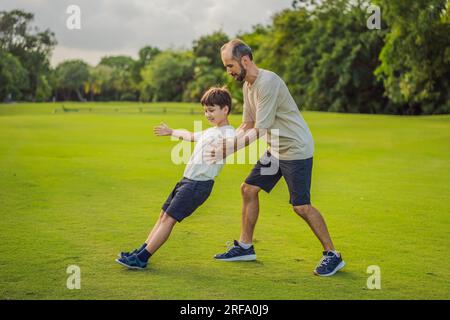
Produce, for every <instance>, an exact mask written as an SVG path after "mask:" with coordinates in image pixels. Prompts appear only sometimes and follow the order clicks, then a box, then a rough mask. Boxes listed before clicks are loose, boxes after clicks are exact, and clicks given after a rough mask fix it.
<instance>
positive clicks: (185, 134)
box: [153, 123, 195, 141]
mask: <svg viewBox="0 0 450 320" xmlns="http://www.w3.org/2000/svg"><path fill="white" fill-rule="evenodd" d="M153 132H154V133H155V135H157V136H172V137H176V138H179V139H182V140H184V141H195V137H194V134H193V133H192V132H189V131H187V130H174V129H171V128H169V127H168V126H167V125H166V124H165V123H161V124H160V125H158V126H156V127H155V128H154V129H153Z"/></svg>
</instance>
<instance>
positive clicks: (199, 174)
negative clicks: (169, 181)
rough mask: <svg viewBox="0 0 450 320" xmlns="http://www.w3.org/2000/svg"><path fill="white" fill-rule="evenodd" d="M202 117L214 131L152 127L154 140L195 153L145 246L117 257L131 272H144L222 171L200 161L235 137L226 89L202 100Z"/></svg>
mask: <svg viewBox="0 0 450 320" xmlns="http://www.w3.org/2000/svg"><path fill="white" fill-rule="evenodd" d="M200 102H201V104H202V106H203V107H204V110H205V116H206V118H207V119H208V121H209V123H211V124H212V125H213V127H211V128H209V129H207V130H204V131H201V132H195V133H192V132H189V131H185V130H172V129H170V128H169V127H167V126H166V125H165V124H161V125H159V126H157V127H155V129H154V132H155V134H156V135H157V136H169V135H171V136H174V137H177V138H180V139H183V140H185V141H196V142H197V144H196V145H195V148H194V152H193V154H192V156H191V157H190V159H189V162H188V164H187V165H186V169H185V170H184V174H183V178H182V179H181V180H180V181H179V182H178V183H177V184H176V186H175V188H174V189H173V190H172V192H171V193H170V194H169V197H168V198H167V200H166V202H165V203H164V204H163V206H162V210H161V213H160V216H159V219H158V221H157V222H156V224H155V226H154V227H153V229H152V231H151V232H150V234H149V236H148V238H147V240H146V241H145V243H144V244H143V245H142V246H141V247H140V248H139V249H135V250H133V251H132V252H122V253H120V258H119V259H116V261H117V262H118V263H119V264H121V265H123V266H125V267H127V268H130V269H144V268H145V267H146V266H147V262H148V259H149V258H150V256H152V255H153V254H154V253H155V252H156V251H157V250H158V249H159V248H160V247H161V246H162V245H163V244H164V243H165V242H166V240H167V239H168V238H169V235H170V233H171V231H172V229H173V227H174V226H175V224H176V222H181V221H182V220H183V219H184V218H186V217H187V216H189V215H191V214H192V213H193V212H194V211H195V210H196V209H197V208H198V207H199V206H200V205H201V204H202V203H203V202H205V201H206V199H207V198H208V197H209V195H210V194H211V191H212V188H213V184H214V178H215V177H216V176H217V175H218V174H219V172H220V170H221V169H222V167H223V163H222V164H217V163H215V164H207V163H206V162H205V161H204V160H203V156H204V153H205V152H206V147H207V146H209V145H212V144H215V143H216V142H219V141H222V139H224V138H230V137H234V128H233V127H232V126H231V125H230V124H229V122H228V115H229V113H230V111H231V96H230V93H229V92H228V91H227V90H226V89H225V88H217V87H213V88H210V89H209V90H208V91H206V92H205V94H204V95H203V97H202V99H201V101H200Z"/></svg>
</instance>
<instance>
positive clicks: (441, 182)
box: [0, 102, 450, 300]
mask: <svg viewBox="0 0 450 320" xmlns="http://www.w3.org/2000/svg"><path fill="white" fill-rule="evenodd" d="M61 105H62V103H37V104H31V103H30V104H26V103H24V104H22V103H20V104H6V105H5V104H0V134H1V141H0V163H1V165H0V219H1V223H0V243H1V244H0V278H1V280H0V299H227V300H228V299H287V300H291V299H449V298H450V269H449V261H450V253H448V250H447V247H448V244H449V235H450V234H449V230H450V229H449V224H450V184H449V181H450V148H449V142H450V115H440V116H421V117H401V116H390V115H362V114H336V113H321V112H308V111H305V112H302V114H303V116H304V118H305V119H306V121H307V123H308V125H309V127H310V129H311V131H312V133H313V136H314V140H315V156H314V169H313V181H312V202H313V204H314V205H315V206H316V207H317V208H318V209H319V210H320V211H321V212H322V214H323V215H324V216H325V219H326V221H327V224H328V228H329V230H330V233H331V235H332V238H333V241H334V244H335V246H336V247H337V249H338V250H340V251H341V252H342V254H343V257H344V260H345V261H346V263H347V266H346V267H345V268H344V269H343V270H342V271H341V272H339V273H338V274H336V275H335V276H333V277H330V278H319V277H316V276H314V275H313V274H312V270H313V269H314V267H315V265H316V264H317V262H318V261H319V259H320V258H321V250H322V249H321V246H320V243H319V242H318V240H317V239H316V238H315V237H314V235H313V233H312V231H311V230H310V229H309V227H308V226H307V225H306V223H304V222H303V221H302V220H301V219H300V218H299V217H298V216H296V214H295V213H294V212H293V211H292V209H291V207H290V205H289V203H288V200H289V197H288V192H287V187H286V184H285V182H284V180H281V181H280V182H279V183H278V185H277V186H276V187H275V189H274V190H273V191H272V192H271V193H270V194H265V193H261V195H260V208H261V212H260V216H259V220H258V224H257V226H256V231H255V249H256V253H257V255H258V259H257V261H256V262H247V263H245V262H244V263H242V262H241V263H224V262H218V261H214V260H213V259H212V257H213V255H214V254H216V253H220V252H223V251H224V250H225V249H226V247H225V243H226V242H227V241H231V240H233V239H236V238H238V237H239V232H240V216H241V213H240V210H241V196H240V184H241V183H242V181H244V179H245V177H246V176H247V174H248V173H249V172H250V170H251V168H252V166H253V165H252V164H242V165H240V164H230V165H227V166H225V168H224V169H223V171H222V173H221V174H220V176H219V177H218V178H217V180H216V183H215V186H214V190H213V192H212V195H211V197H210V198H209V199H208V201H207V202H206V203H205V204H204V205H203V206H201V207H200V208H199V209H198V210H197V211H196V212H195V213H194V214H193V215H192V216H191V217H189V218H188V219H186V220H185V221H183V222H182V223H181V224H177V225H176V226H175V228H174V232H173V233H172V235H171V237H170V239H169V241H168V242H167V243H166V245H164V246H163V247H162V248H161V249H160V250H159V251H158V252H157V253H156V254H155V255H154V256H153V257H152V258H151V259H150V263H149V267H148V269H147V270H144V271H130V270H126V269H125V268H123V267H121V266H120V265H118V264H117V263H115V262H114V259H115V258H116V256H117V253H118V252H120V251H123V250H129V249H133V248H134V247H136V246H139V245H140V244H141V243H142V242H143V240H145V238H146V236H147V233H148V231H149V230H150V229H151V227H152V226H153V224H154V222H155V221H156V219H157V217H158V215H159V211H160V208H161V205H162V203H163V202H164V201H165V199H166V197H167V195H168V194H169V192H170V191H171V190H172V188H173V187H174V185H175V183H176V182H178V180H179V179H180V178H181V177H182V173H183V170H184V165H175V164H173V163H172V162H171V151H172V148H173V147H174V146H175V145H176V144H177V142H176V141H171V140H170V138H168V137H156V136H154V135H153V127H154V126H155V125H157V124H159V123H160V122H165V123H167V124H168V125H169V126H171V127H173V128H186V129H188V130H193V129H194V126H193V122H194V121H197V120H202V121H203V124H204V125H203V128H207V127H208V125H207V122H206V121H205V120H204V119H203V118H204V117H203V116H202V115H201V107H200V105H199V104H187V103H183V104H181V103H180V104H178V103H170V104H168V103H159V104H140V103H127V102H123V103H83V104H82V103H64V105H65V106H66V107H67V108H81V109H83V110H81V112H66V113H63V112H57V113H53V112H54V110H55V109H60V108H61ZM140 106H144V107H149V108H153V107H154V108H155V112H148V113H139V112H138V108H139V107H140ZM86 108H94V109H95V110H97V111H98V110H100V109H101V108H105V109H104V110H103V111H104V112H102V110H100V112H87V110H86ZM111 108H118V110H117V111H114V110H110V109H111ZM127 108H128V110H127ZM162 108H166V109H165V111H166V112H164V113H163V112H160V110H163V109H162ZM197 109H198V110H197ZM95 110H94V111H95ZM191 110H194V111H195V112H197V111H198V112H199V114H191V112H192V111H191ZM128 111H129V112H128ZM240 119H241V116H240V115H231V116H230V120H231V124H232V125H234V126H235V127H237V126H238V125H239V124H240ZM70 265H77V266H79V267H80V269H81V289H80V290H69V289H67V287H66V280H67V278H68V276H69V275H68V274H67V273H66V269H67V267H68V266H70ZM371 265H376V266H379V267H380V269H381V290H369V289H368V288H367V286H366V282H367V279H368V277H369V276H370V274H368V273H367V272H366V270H367V267H369V266H371Z"/></svg>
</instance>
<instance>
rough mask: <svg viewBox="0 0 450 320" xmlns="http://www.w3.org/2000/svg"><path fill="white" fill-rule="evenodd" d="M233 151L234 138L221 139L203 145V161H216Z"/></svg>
mask: <svg viewBox="0 0 450 320" xmlns="http://www.w3.org/2000/svg"><path fill="white" fill-rule="evenodd" d="M234 152H235V151H234V138H230V139H228V140H227V139H222V140H219V141H218V142H216V143H211V144H208V145H207V146H206V147H205V152H204V153H203V161H205V162H206V163H207V164H213V163H218V162H220V161H221V160H223V159H225V158H226V157H227V156H229V155H230V154H232V153H234Z"/></svg>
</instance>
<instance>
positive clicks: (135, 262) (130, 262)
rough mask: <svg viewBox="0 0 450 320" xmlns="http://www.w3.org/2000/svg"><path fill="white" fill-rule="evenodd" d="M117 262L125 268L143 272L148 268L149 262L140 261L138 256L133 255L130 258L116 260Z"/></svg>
mask: <svg viewBox="0 0 450 320" xmlns="http://www.w3.org/2000/svg"><path fill="white" fill-rule="evenodd" d="M116 262H117V263H119V264H121V265H123V266H124V267H127V268H129V269H139V270H142V269H145V268H146V267H147V262H143V261H141V260H139V258H138V256H137V255H136V254H133V255H131V256H128V257H123V258H120V259H116Z"/></svg>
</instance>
